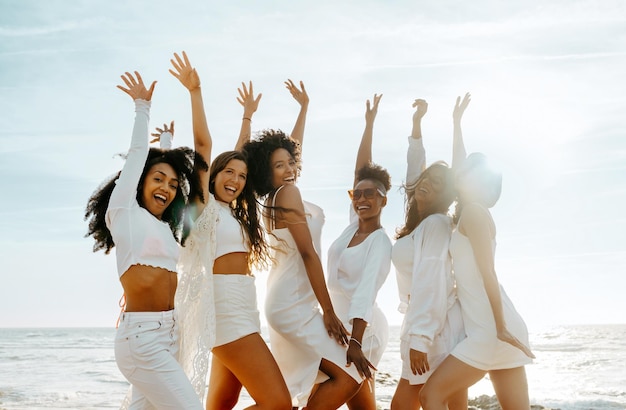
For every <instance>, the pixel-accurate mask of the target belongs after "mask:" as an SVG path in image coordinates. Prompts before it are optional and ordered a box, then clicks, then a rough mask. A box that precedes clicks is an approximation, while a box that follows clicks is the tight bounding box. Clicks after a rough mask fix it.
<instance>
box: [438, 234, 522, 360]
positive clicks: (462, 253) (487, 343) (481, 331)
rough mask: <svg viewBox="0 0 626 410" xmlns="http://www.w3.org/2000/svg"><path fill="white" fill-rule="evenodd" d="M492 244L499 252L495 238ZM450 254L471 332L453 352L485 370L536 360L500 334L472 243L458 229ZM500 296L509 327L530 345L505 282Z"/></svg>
mask: <svg viewBox="0 0 626 410" xmlns="http://www.w3.org/2000/svg"><path fill="white" fill-rule="evenodd" d="M492 246H493V252H494V254H495V247H496V243H495V240H494V241H493V243H492ZM450 253H451V254H452V257H453V259H454V271H455V276H456V281H457V294H458V297H459V300H460V302H461V310H462V314H463V322H464V323H465V331H466V332H467V338H466V339H465V340H463V341H462V342H461V343H459V344H458V345H457V346H456V347H455V348H454V350H453V351H452V355H453V356H454V357H456V358H457V359H459V360H461V361H462V362H464V363H467V364H469V365H470V366H473V367H475V368H477V369H481V370H485V371H489V370H497V369H512V368H515V367H520V366H523V365H526V364H529V363H531V362H532V360H531V359H530V358H529V357H528V356H526V355H525V354H524V353H523V352H522V351H521V350H519V349H518V348H516V347H513V346H512V345H510V344H508V343H506V342H503V341H501V340H499V339H498V338H497V337H496V324H495V319H494V318H493V311H492V309H491V305H490V303H489V298H488V297H487V291H486V290H485V285H484V283H483V278H482V275H481V274H480V271H479V269H478V266H477V264H476V259H475V257H474V252H473V250H472V245H471V243H470V241H469V239H468V238H467V237H466V236H464V235H463V234H461V233H460V232H459V231H458V230H455V231H454V232H453V233H452V239H451V241H450ZM500 295H501V298H502V310H503V313H504V320H505V322H506V328H507V330H508V331H509V332H511V333H512V334H513V335H514V336H515V337H516V338H517V339H518V340H519V341H520V342H522V343H523V344H525V345H526V346H530V345H529V343H528V330H527V328H526V324H525V323H524V320H523V319H522V317H521V316H520V315H519V313H517V311H516V310H515V307H514V306H513V303H512V302H511V300H510V299H509V297H508V296H507V294H506V292H505V291H504V288H503V287H502V285H500Z"/></svg>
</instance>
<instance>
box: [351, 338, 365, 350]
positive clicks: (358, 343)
mask: <svg viewBox="0 0 626 410" xmlns="http://www.w3.org/2000/svg"><path fill="white" fill-rule="evenodd" d="M350 341H351V342H354V343H356V344H357V346H359V349H362V348H363V346H361V342H359V341H358V340H356V339H355V338H353V337H351V338H350Z"/></svg>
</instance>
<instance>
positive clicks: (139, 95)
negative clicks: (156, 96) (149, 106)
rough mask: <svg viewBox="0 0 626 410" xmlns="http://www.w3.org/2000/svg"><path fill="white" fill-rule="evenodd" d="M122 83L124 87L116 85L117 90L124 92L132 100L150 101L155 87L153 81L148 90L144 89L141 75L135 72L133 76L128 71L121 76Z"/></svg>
mask: <svg viewBox="0 0 626 410" xmlns="http://www.w3.org/2000/svg"><path fill="white" fill-rule="evenodd" d="M121 78H122V81H124V84H126V87H124V86H121V85H118V86H117V88H119V89H120V90H122V91H124V92H125V93H126V94H128V95H130V97H131V98H132V99H133V100H146V101H150V100H151V99H152V93H153V92H154V86H155V85H156V83H157V82H156V81H153V82H152V84H151V85H150V88H146V86H145V85H144V84H143V80H142V78H141V75H139V73H138V72H137V71H135V76H134V77H133V75H132V74H131V73H129V72H128V71H127V72H125V73H124V74H122V75H121Z"/></svg>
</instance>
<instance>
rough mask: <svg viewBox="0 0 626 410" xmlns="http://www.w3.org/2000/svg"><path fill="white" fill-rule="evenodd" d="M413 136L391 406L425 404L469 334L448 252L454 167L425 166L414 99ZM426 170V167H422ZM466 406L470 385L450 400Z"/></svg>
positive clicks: (418, 103)
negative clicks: (425, 394) (398, 369)
mask: <svg viewBox="0 0 626 410" xmlns="http://www.w3.org/2000/svg"><path fill="white" fill-rule="evenodd" d="M413 106H414V107H416V110H415V113H414V114H413V129H412V132H411V136H410V137H409V149H408V153H407V179H406V186H405V190H406V200H405V202H406V204H407V207H406V208H407V209H406V215H405V223H404V226H402V227H401V228H400V229H399V230H398V234H397V240H396V243H395V244H394V246H393V251H392V260H393V264H394V266H395V268H396V274H397V281H398V290H399V293H400V301H401V305H400V309H399V310H400V311H401V312H403V313H404V314H405V316H404V320H403V322H402V330H401V336H400V337H401V342H400V354H401V357H402V374H401V378H400V381H399V382H398V386H397V388H396V392H395V394H394V396H393V399H392V401H391V408H392V410H404V409H406V410H417V409H419V408H420V405H421V403H420V396H419V395H420V391H421V390H422V387H423V386H424V383H425V382H426V380H428V378H429V377H430V376H431V374H432V372H433V371H434V370H435V369H436V368H437V366H438V365H439V364H440V363H441V362H442V361H443V360H444V359H445V357H446V356H447V355H448V354H449V353H450V351H451V350H452V348H453V347H454V346H455V345H456V344H457V343H458V342H459V341H460V340H461V339H462V338H463V337H464V336H465V334H464V330H463V322H462V319H461V309H460V307H459V303H458V301H457V298H456V292H455V289H454V277H453V274H452V264H451V260H450V256H449V254H448V246H449V243H450V233H451V230H452V220H451V218H450V217H449V216H448V215H447V213H448V208H449V207H450V205H451V204H452V202H453V200H454V197H455V192H454V183H453V179H452V171H451V170H450V168H448V166H447V165H446V164H445V163H443V162H436V163H434V164H432V165H431V166H430V167H428V168H427V169H426V170H423V169H424V163H425V152H424V147H423V143H422V130H421V120H422V117H423V116H424V114H426V112H427V110H428V104H427V103H426V101H424V100H419V99H418V100H415V102H414V103H413ZM422 171H423V172H422ZM449 408H450V409H458V410H460V409H463V410H465V409H467V390H461V391H459V392H457V394H456V395H455V396H454V397H453V398H452V400H450V403H449Z"/></svg>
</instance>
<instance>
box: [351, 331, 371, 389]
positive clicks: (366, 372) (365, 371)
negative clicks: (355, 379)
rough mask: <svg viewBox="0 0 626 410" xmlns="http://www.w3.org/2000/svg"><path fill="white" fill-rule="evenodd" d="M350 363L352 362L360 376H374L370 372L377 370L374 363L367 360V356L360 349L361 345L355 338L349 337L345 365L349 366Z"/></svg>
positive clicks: (369, 377) (367, 377)
mask: <svg viewBox="0 0 626 410" xmlns="http://www.w3.org/2000/svg"><path fill="white" fill-rule="evenodd" d="M350 363H354V366H355V367H356V370H357V371H358V372H359V374H360V375H361V377H364V378H366V379H371V378H372V377H373V376H374V375H373V374H372V370H374V371H376V370H377V369H376V368H375V367H374V365H373V364H372V363H371V362H370V361H369V360H367V357H365V355H364V354H363V350H361V345H360V344H359V343H358V342H357V340H356V339H350V342H349V344H348V351H347V352H346V367H347V366H349V365H350Z"/></svg>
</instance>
